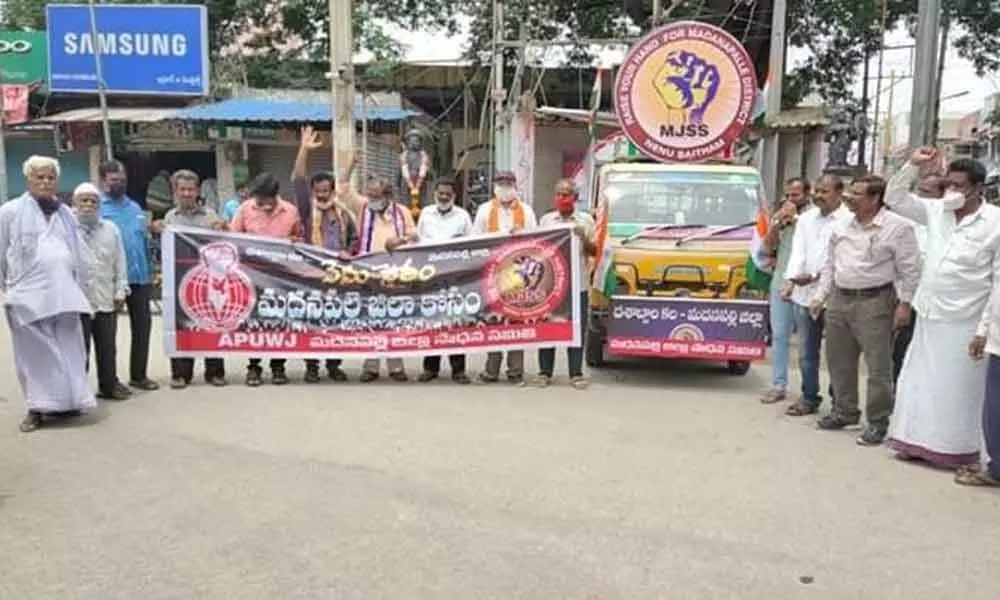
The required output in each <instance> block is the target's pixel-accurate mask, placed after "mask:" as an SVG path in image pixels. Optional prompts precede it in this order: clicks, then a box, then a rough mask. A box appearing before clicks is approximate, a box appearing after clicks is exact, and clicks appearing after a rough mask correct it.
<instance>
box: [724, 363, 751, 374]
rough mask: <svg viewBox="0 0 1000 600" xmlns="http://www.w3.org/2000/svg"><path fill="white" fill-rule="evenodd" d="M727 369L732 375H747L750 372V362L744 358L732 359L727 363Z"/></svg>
mask: <svg viewBox="0 0 1000 600" xmlns="http://www.w3.org/2000/svg"><path fill="white" fill-rule="evenodd" d="M726 370H728V371H729V374H730V375H737V376H741V375H746V374H747V373H748V372H750V363H749V362H747V361H744V360H731V361H729V362H727V363H726Z"/></svg>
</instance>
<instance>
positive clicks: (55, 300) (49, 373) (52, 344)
mask: <svg viewBox="0 0 1000 600" xmlns="http://www.w3.org/2000/svg"><path fill="white" fill-rule="evenodd" d="M24 176H25V177H26V178H27V181H28V191H27V193H25V194H23V195H22V196H21V197H19V198H16V199H14V200H11V201H10V202H8V203H6V204H4V205H3V206H0V288H2V289H0V291H2V292H3V295H4V303H5V305H6V306H5V311H6V313H7V322H8V324H9V327H10V335H11V342H12V345H13V348H14V364H15V368H16V371H17V378H18V381H19V382H20V384H21V389H22V391H23V392H24V398H25V402H26V403H27V405H28V414H27V415H26V416H25V418H24V420H23V421H22V422H21V431H25V432H28V431H33V430H35V429H37V428H38V427H39V426H40V425H41V424H42V423H43V421H44V419H45V417H46V416H50V417H69V416H77V415H79V414H80V412H81V411H82V410H84V409H88V408H92V407H94V406H95V404H96V401H95V400H94V393H93V391H92V390H91V387H90V382H89V381H88V378H87V349H86V347H85V345H84V341H83V325H82V323H81V322H80V315H81V314H90V313H91V312H92V311H91V306H90V302H89V301H88V300H87V296H86V294H85V293H84V289H83V283H82V282H83V281H84V278H85V276H86V274H85V271H84V269H85V268H86V266H85V264H84V259H83V253H82V252H81V245H82V241H81V239H80V237H79V232H78V229H77V222H76V218H75V217H74V216H73V213H72V211H70V209H69V207H68V206H65V205H64V204H62V203H61V202H60V201H59V200H58V199H57V198H56V191H57V189H58V182H59V163H58V162H57V161H56V160H55V159H54V158H49V157H44V156H32V157H30V158H29V159H28V160H27V161H25V163H24Z"/></svg>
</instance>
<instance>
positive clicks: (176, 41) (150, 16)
mask: <svg viewBox="0 0 1000 600" xmlns="http://www.w3.org/2000/svg"><path fill="white" fill-rule="evenodd" d="M91 10H93V11H94V17H95V20H96V22H97V26H96V28H94V27H92V25H91V23H92V21H91ZM45 12H46V20H47V22H48V31H47V33H48V36H47V37H48V49H49V90H50V91H52V92H80V93H96V92H97V91H98V85H97V59H98V58H99V60H100V61H101V72H102V75H103V76H104V82H105V89H106V91H107V92H108V93H111V94H150V95H173V96H206V95H208V84H209V70H210V66H209V61H208V11H207V10H206V8H205V7H204V6H191V5H180V4H158V5H136V4H96V5H94V7H93V9H92V8H91V7H90V6H88V5H86V4H50V5H48V6H46V7H45ZM95 29H96V35H95V34H94V30H95Z"/></svg>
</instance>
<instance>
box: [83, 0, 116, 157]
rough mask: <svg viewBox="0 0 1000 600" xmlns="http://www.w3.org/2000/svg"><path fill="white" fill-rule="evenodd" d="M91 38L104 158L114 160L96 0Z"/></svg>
mask: <svg viewBox="0 0 1000 600" xmlns="http://www.w3.org/2000/svg"><path fill="white" fill-rule="evenodd" d="M88 4H89V12H90V38H91V39H92V40H93V41H94V76H95V77H97V102H98V106H100V107H101V129H102V130H103V131H104V158H105V159H107V160H114V158H115V156H114V148H112V147H111V123H110V122H109V119H108V92H107V89H108V86H107V84H106V83H105V81H104V67H103V65H101V44H100V42H99V41H98V40H100V37H99V36H98V35H97V9H96V7H95V6H94V0H90V2H89V3H88Z"/></svg>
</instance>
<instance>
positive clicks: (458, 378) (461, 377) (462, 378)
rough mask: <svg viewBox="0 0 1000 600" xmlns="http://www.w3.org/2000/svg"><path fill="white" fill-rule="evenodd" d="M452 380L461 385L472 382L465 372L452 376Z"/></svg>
mask: <svg viewBox="0 0 1000 600" xmlns="http://www.w3.org/2000/svg"><path fill="white" fill-rule="evenodd" d="M451 380H452V381H454V382H455V383H457V384H459V385H469V384H470V383H472V380H471V379H469V376H468V375H466V374H465V373H455V374H454V375H452V376H451Z"/></svg>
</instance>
